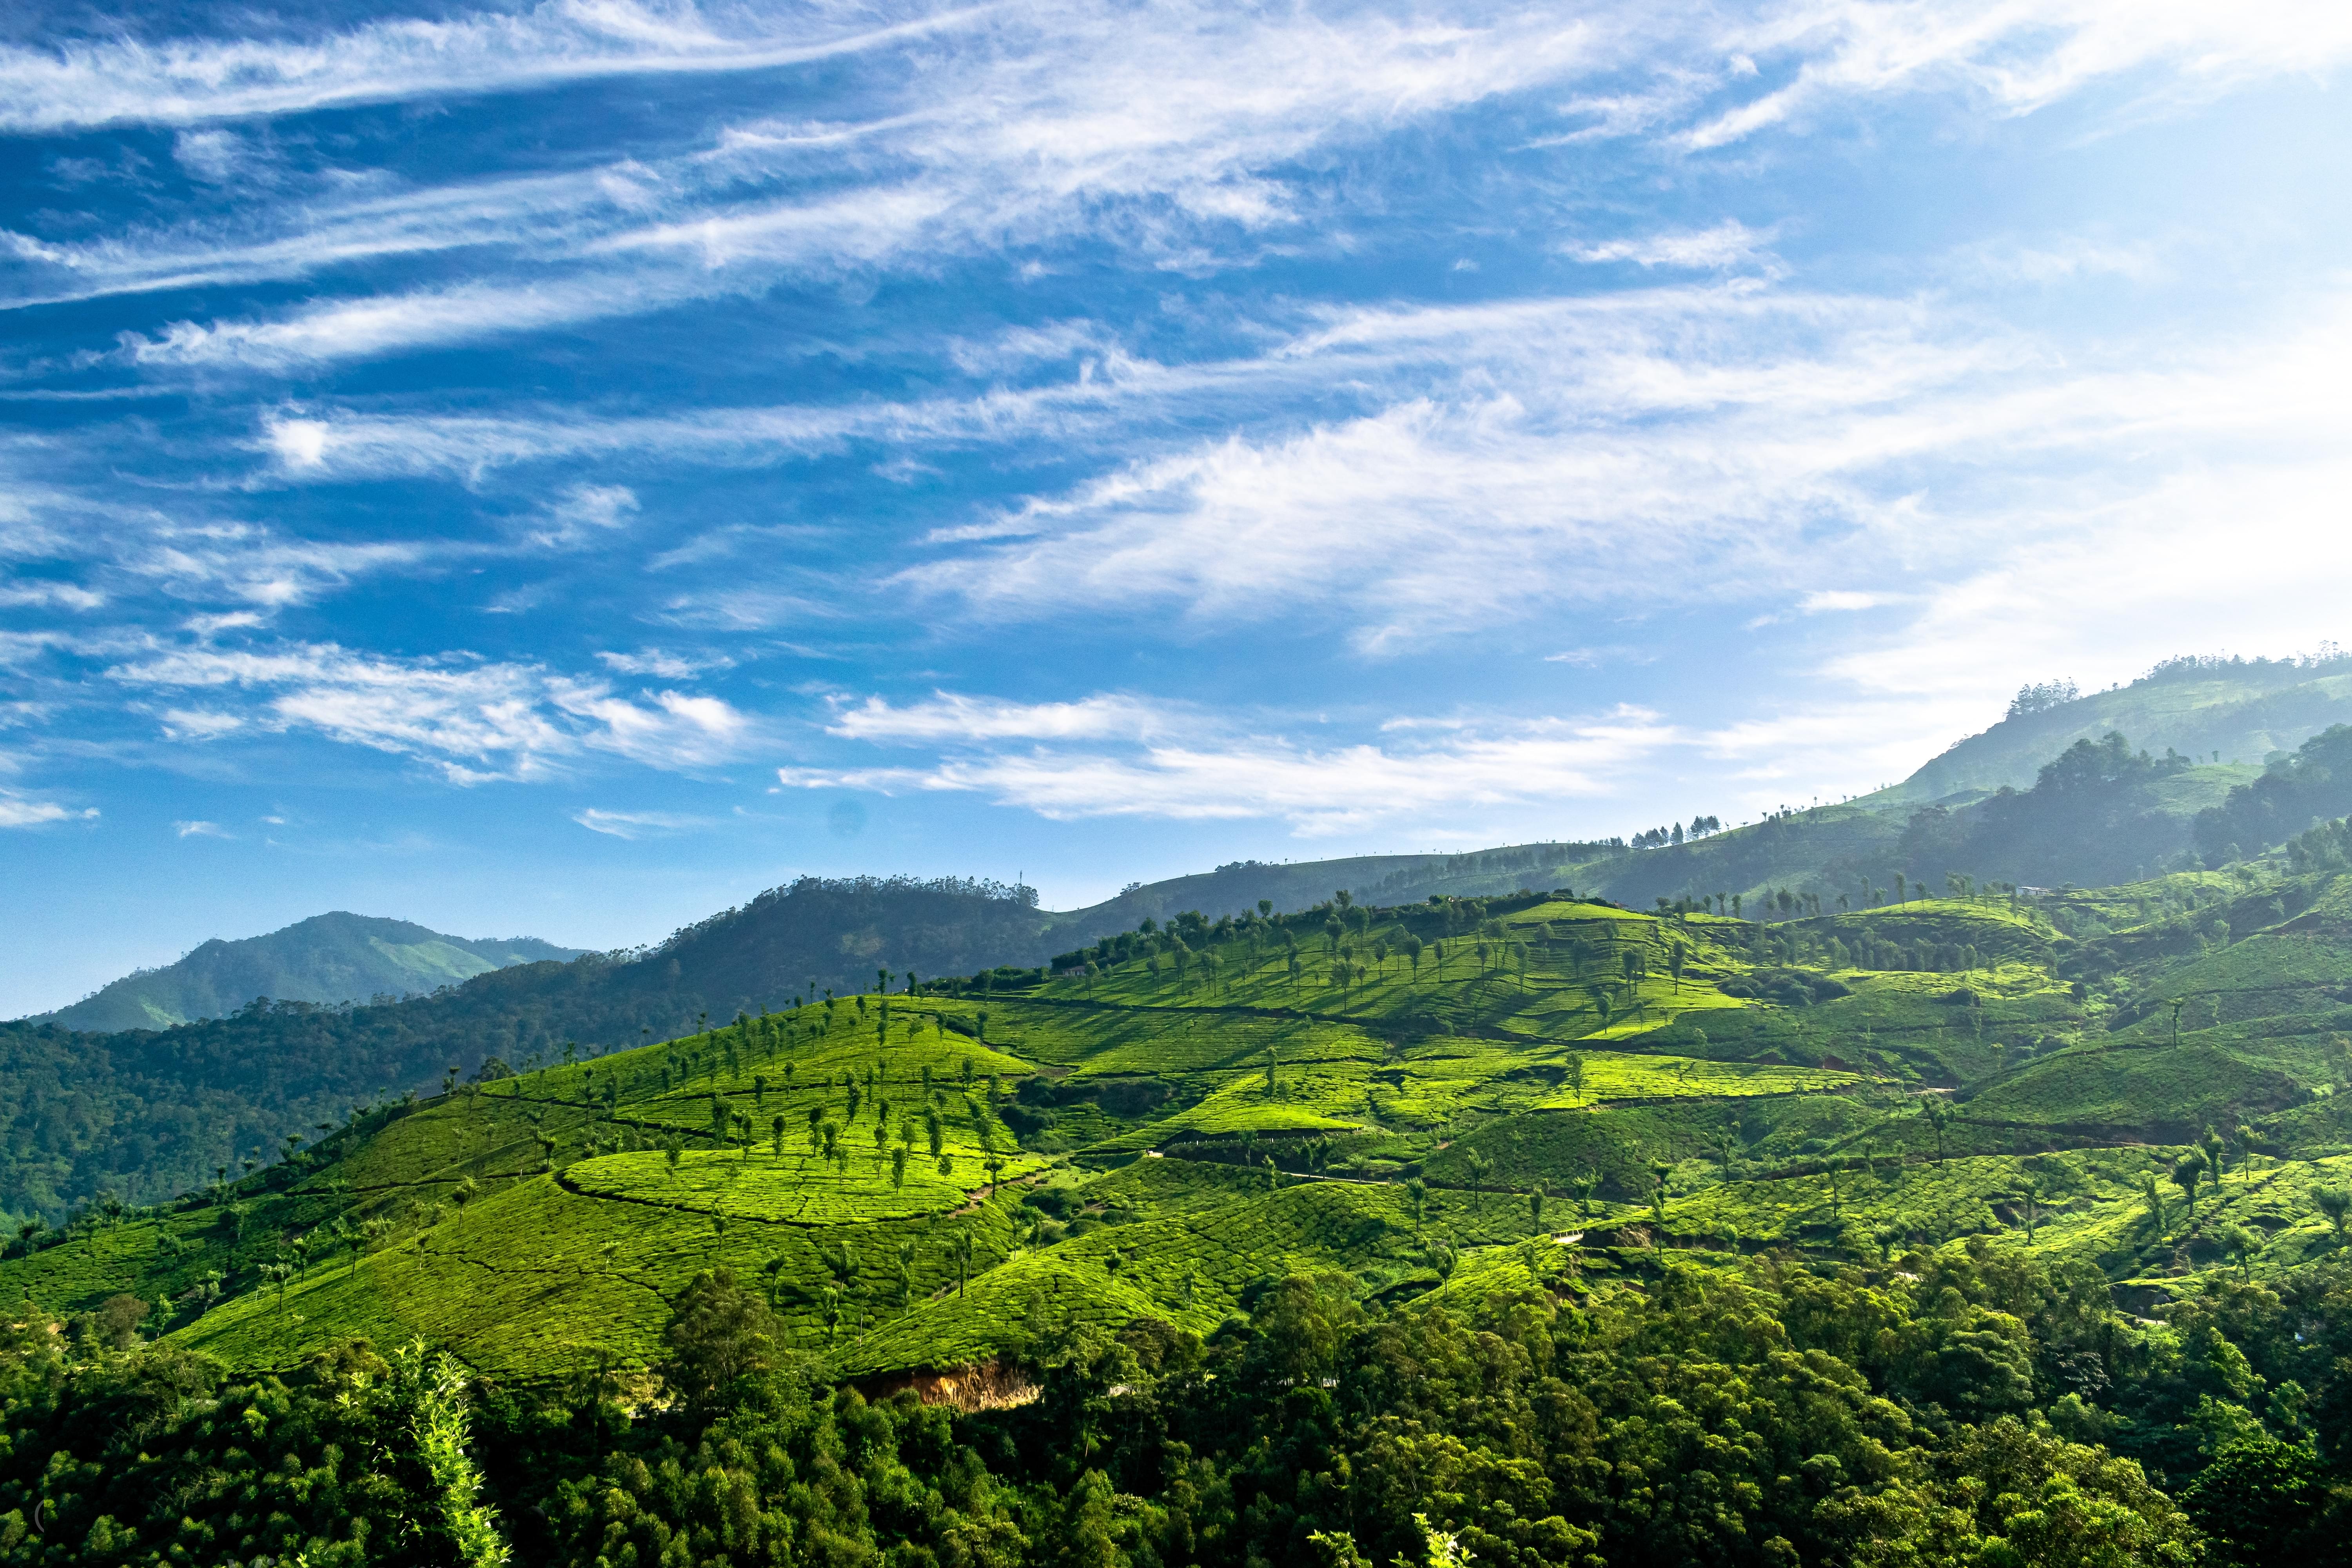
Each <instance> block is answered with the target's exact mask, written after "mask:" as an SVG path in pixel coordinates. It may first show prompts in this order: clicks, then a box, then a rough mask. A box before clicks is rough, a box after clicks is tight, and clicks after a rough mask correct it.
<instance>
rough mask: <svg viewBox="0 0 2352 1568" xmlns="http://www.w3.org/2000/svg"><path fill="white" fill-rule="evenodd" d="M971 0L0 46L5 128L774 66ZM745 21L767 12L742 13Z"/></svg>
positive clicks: (858, 43)
mask: <svg viewBox="0 0 2352 1568" xmlns="http://www.w3.org/2000/svg"><path fill="white" fill-rule="evenodd" d="M974 14H975V13H974V12H972V11H971V10H968V9H967V10H959V9H950V8H936V9H933V8H920V9H919V8H916V7H911V6H910V7H906V8H905V9H904V10H903V11H902V12H901V14H900V16H898V18H896V19H893V20H891V21H888V22H886V23H885V24H884V25H882V26H866V27H862V28H845V27H839V26H828V25H827V24H826V23H825V21H824V17H823V16H822V14H821V13H815V14H813V13H811V12H808V11H796V10H785V9H782V8H776V9H773V10H772V11H770V12H768V13H767V14H766V15H761V13H759V12H756V11H753V12H744V11H737V12H735V13H733V14H732V16H730V18H728V20H732V21H734V22H736V23H737V24H738V26H734V27H730V26H726V25H725V22H723V21H721V20H720V19H719V18H717V17H712V16H705V15H704V14H703V13H701V12H699V11H698V10H697V9H695V8H694V7H693V6H691V5H683V6H660V7H656V6H649V5H635V4H632V3H631V0H547V3H543V4H541V5H534V6H531V7H530V8H529V9H526V10H522V11H519V12H506V13H500V12H480V11H478V12H475V13H472V14H471V15H467V14H464V13H460V14H458V15H457V16H452V17H449V18H447V19H428V18H422V17H416V18H397V19H391V20H385V21H380V22H373V23H368V24H364V25H362V26H357V27H352V28H349V29H346V30H344V31H342V32H339V33H331V34H326V35H323V36H318V37H310V38H280V39H266V38H237V39H205V38H178V39H173V40H169V41H152V42H151V41H148V40H144V39H140V38H136V37H128V36H122V35H117V36H115V37H100V38H91V39H87V40H81V41H75V42H67V43H61V44H59V45H58V46H57V47H52V48H46V49H44V48H29V47H21V46H20V47H9V48H6V49H0V130H5V131H14V132H27V131H59V130H65V129H68V128H71V127H80V126H93V125H110V124H121V123H126V122H128V123H142V124H157V123H161V124H167V125H168V124H188V123H194V122H199V121H216V120H246V119H252V118H257V117H261V116H269V115H284V114H298V113H302V112H305V111H308V110H317V109H325V108H331V107H335V106H339V105H344V104H359V103H383V102H391V101H398V100H409V99H433V98H445V97H451V96H457V95H463V94H471V93H485V92H501V91H515V90H519V89H534V88H543V87H547V86H550V85H552V84H555V83H560V82H565V81H577V80H582V79H587V78H592V77H600V76H622V75H631V74H645V75H653V74H678V73H711V72H738V71H754V70H772V69H775V68H778V67H781V66H789V65H798V64H803V63H807V62H811V61H815V60H822V59H827V58H836V57H839V56H842V55H846V54H855V53H857V52H859V51H861V50H865V49H871V48H876V47H882V46H885V45H888V44H892V43H898V42H903V41H905V40H908V39H909V38H911V37H920V36H922V35H926V34H929V33H931V32H933V31H936V30H937V29H939V28H940V27H942V26H956V25H957V24H959V23H960V22H962V21H965V20H967V19H969V18H970V17H971V16H973V15H974ZM746 21H757V22H761V23H765V24H766V25H764V26H756V25H755V26H740V24H741V23H743V22H746Z"/></svg>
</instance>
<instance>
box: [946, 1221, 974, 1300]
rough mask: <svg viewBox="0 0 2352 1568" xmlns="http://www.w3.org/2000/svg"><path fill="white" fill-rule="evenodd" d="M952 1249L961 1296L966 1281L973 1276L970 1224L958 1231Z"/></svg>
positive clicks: (958, 1290) (957, 1292) (957, 1289)
mask: <svg viewBox="0 0 2352 1568" xmlns="http://www.w3.org/2000/svg"><path fill="white" fill-rule="evenodd" d="M950 1252H952V1254H953V1255H954V1258H955V1266H956V1294H957V1295H959V1296H961V1295H962V1294H963V1292H964V1286H965V1284H966V1282H967V1281H969V1280H970V1279H971V1255H972V1242H971V1226H964V1227H963V1228H962V1229H961V1230H959V1231H957V1232H956V1238H955V1241H954V1243H953V1244H952V1246H951V1247H950Z"/></svg>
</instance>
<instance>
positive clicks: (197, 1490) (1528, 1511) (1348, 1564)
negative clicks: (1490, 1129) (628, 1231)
mask: <svg viewBox="0 0 2352 1568" xmlns="http://www.w3.org/2000/svg"><path fill="white" fill-rule="evenodd" d="M1517 1250H1518V1249H1513V1256H1514V1257H1516V1256H1517ZM1526 1266H1527V1267H1528V1268H1530V1269H1532V1270H1533V1272H1530V1273H1527V1274H1524V1275H1522V1276H1521V1279H1522V1281H1523V1283H1522V1285H1521V1286H1520V1287H1518V1288H1497V1289H1495V1290H1493V1291H1492V1292H1490V1293H1489V1294H1488V1295H1486V1296H1485V1297H1484V1298H1483V1299H1477V1298H1466V1297H1463V1296H1462V1295H1461V1294H1460V1293H1459V1292H1449V1294H1448V1297H1447V1298H1446V1300H1444V1301H1443V1302H1438V1301H1424V1302H1423V1304H1420V1305H1418V1306H1414V1307H1408V1308H1402V1309H1385V1308H1382V1307H1381V1306H1379V1305H1377V1304H1367V1303H1365V1302H1363V1301H1361V1300H1359V1299H1358V1298H1357V1296H1356V1295H1355V1293H1354V1291H1353V1290H1352V1289H1351V1282H1350V1281H1349V1280H1348V1279H1345V1278H1344V1277H1339V1276H1328V1277H1327V1276H1315V1275H1292V1276H1289V1277H1286V1278H1284V1279H1277V1280H1274V1281H1271V1282H1269V1283H1267V1284H1266V1285H1265V1288H1264V1289H1261V1290H1259V1291H1258V1292H1256V1293H1255V1296H1254V1298H1253V1300H1251V1301H1250V1303H1249V1310H1248V1312H1247V1314H1246V1316H1244V1317H1237V1318H1235V1319H1234V1320H1232V1321H1229V1322H1228V1323H1227V1324H1226V1325H1225V1326H1224V1327H1223V1328H1222V1329H1220V1330H1219V1331H1217V1332H1215V1333H1214V1334H1212V1335H1210V1336H1208V1337H1207V1338H1205V1339H1203V1338H1202V1337H1199V1336H1196V1335H1193V1334H1190V1333H1186V1332H1184V1331H1181V1330H1179V1329H1176V1328H1173V1327H1171V1326H1170V1325H1168V1324H1166V1323H1162V1322H1158V1321H1151V1320H1148V1319H1146V1320H1140V1321H1135V1322H1133V1323H1130V1324H1129V1325H1128V1326H1127V1327H1126V1328H1125V1329H1124V1330H1122V1331H1119V1332H1118V1333H1116V1334H1108V1333H1104V1332H1100V1331H1079V1332H1076V1333H1074V1334H1071V1335H1068V1336H1066V1337H1064V1338H1062V1339H1060V1340H1058V1341H1056V1342H1053V1343H1051V1344H1048V1345H1046V1346H1044V1347H1042V1349H1041V1351H1040V1352H1039V1353H1038V1354H1037V1355H1036V1356H1035V1357H1034V1359H1033V1360H1032V1361H1031V1362H1029V1363H1026V1364H1025V1365H1023V1366H1020V1367H1003V1368H998V1369H996V1373H997V1376H996V1379H995V1382H994V1384H992V1386H994V1387H997V1388H999V1389H1002V1390H1009V1391H1011V1392H1010V1393H1009V1394H1007V1395H1006V1396H1005V1397H1003V1398H997V1399H991V1400H981V1401H978V1402H977V1403H978V1404H980V1405H994V1406H996V1407H995V1408H982V1409H980V1410H978V1411H977V1413H973V1414H959V1413H958V1412H957V1410H955V1409H954V1408H952V1407H950V1405H947V1404H926V1403H924V1402H923V1399H922V1398H921V1397H920V1396H919V1392H918V1391H917V1390H916V1389H913V1388H908V1387H899V1388H898V1389H896V1390H895V1391H892V1390H888V1389H886V1388H884V1387H878V1386H877V1387H876V1388H874V1389H872V1390H870V1391H867V1392H861V1391H860V1390H858V1389H857V1388H855V1387H850V1386H829V1385H827V1384H824V1383H823V1382H820V1381H816V1380H814V1379H813V1378H812V1377H811V1375H810V1369H811V1367H812V1365H813V1364H814V1363H812V1362H810V1361H808V1360H806V1359H804V1358H800V1357H795V1356H793V1354H791V1353H790V1352H784V1351H782V1350H780V1349H779V1348H778V1346H779V1343H780V1341H779V1338H778V1335H777V1325H776V1323H775V1321H774V1320H773V1319H772V1316H771V1315H770V1314H769V1312H768V1310H767V1308H766V1306H765V1304H764V1302H763V1301H762V1300H761V1298H760V1296H759V1295H758V1294H757V1292H755V1291H753V1290H750V1289H745V1288H744V1287H743V1286H742V1285H740V1283H739V1282H737V1281H736V1280H735V1279H733V1278H732V1277H731V1276H730V1275H728V1274H726V1273H724V1272H711V1273H707V1274H705V1275H703V1276H701V1277H700V1278H698V1279H696V1280H695V1281H694V1283H693V1285H692V1286H691V1287H690V1288H689V1289H688V1292H687V1296H686V1298H685V1299H684V1300H682V1301H681V1305H680V1310H679V1312H678V1315H677V1319H676V1320H675V1321H674V1322H673V1325H672V1327H671V1330H670V1331H669V1332H668V1334H667V1345H668V1358H667V1361H666V1363H664V1365H663V1366H662V1368H661V1380H662V1381H661V1384H660V1385H656V1384H647V1383H644V1382H638V1383H635V1384H625V1383H624V1382H623V1381H622V1380H620V1379H618V1378H616V1377H615V1376H614V1373H612V1372H611V1371H609V1370H598V1371H596V1372H593V1373H584V1374H583V1376H582V1377H581V1379H580V1380H579V1381H578V1382H577V1383H576V1384H573V1385H572V1386H570V1387H567V1388H541V1389H524V1388H513V1387H499V1386H495V1385H480V1386H478V1387H476V1388H475V1389H474V1390H473V1391H472V1394H473V1397H472V1402H471V1410H470V1418H471V1420H472V1423H473V1426H474V1433H473V1436H472V1440H471V1442H470V1443H469V1442H468V1432H467V1421H468V1406H467V1400H466V1394H465V1391H464V1384H463V1379H462V1373H460V1372H459V1371H458V1369H457V1366H456V1363H453V1362H452V1361H450V1360H449V1359H448V1358H446V1356H434V1355H428V1354H426V1353H425V1352H423V1351H422V1349H421V1348H416V1347H412V1348H411V1349H409V1350H407V1351H404V1352H400V1353H398V1354H396V1355H395V1356H394V1357H393V1358H392V1360H391V1361H390V1362H389V1363H387V1362H386V1361H384V1360H383V1358H380V1357H378V1356H376V1355H375V1354H373V1352H370V1351H369V1350H368V1349H367V1348H366V1347H364V1346H362V1345H356V1344H352V1345H345V1346H341V1347H338V1349H337V1350H336V1351H334V1352H331V1353H329V1354H325V1355H321V1356H320V1357H318V1358H315V1359H314V1360H313V1361H312V1362H311V1363H310V1364H309V1365H308V1366H306V1367H305V1368H304V1369H303V1370H302V1372H300V1373H299V1374H296V1375H294V1376H291V1377H289V1378H287V1379H284V1380H279V1379H261V1380H257V1381H255V1382H250V1383H242V1384H239V1383H229V1382H226V1381H224V1380H223V1378H222V1375H221V1373H220V1371H219V1369H218V1368H217V1367H215V1366H212V1365H210V1364H208V1363H205V1362H204V1361H203V1360H202V1358H199V1357H195V1356H192V1355H189V1354H187V1353H185V1352H179V1351H176V1350H173V1349H172V1348H169V1347H150V1346H142V1345H139V1344H136V1343H135V1342H132V1341H131V1339H130V1337H129V1336H128V1334H127V1331H124V1332H110V1331H109V1330H108V1329H107V1327H106V1325H105V1324H103V1323H102V1322H101V1321H99V1320H97V1319H95V1318H93V1319H91V1320H89V1321H84V1322H81V1323H79V1324H77V1325H75V1326H74V1327H73V1329H72V1330H71V1331H69V1332H68V1333H67V1334H64V1335H59V1334H58V1333H56V1332H53V1331H50V1330H49V1329H48V1328H47V1326H46V1325H43V1326H39V1327H33V1328H26V1327H19V1328H17V1329H16V1330H14V1331H12V1333H11V1336H10V1338H9V1339H8V1341H7V1342H6V1349H5V1356H4V1357H0V1409H5V1428H0V1563H10V1564H18V1563H23V1564H35V1563H38V1564H49V1563H101V1562H105V1563H112V1562H132V1561H152V1562H166V1561H169V1562H188V1563H227V1562H231V1561H235V1562H238V1563H248V1564H249V1563H266V1564H272V1563H361V1562H385V1563H453V1562H457V1563H467V1564H469V1565H472V1564H486V1563H499V1562H503V1561H506V1560H508V1553H509V1550H510V1551H511V1554H512V1560H513V1561H515V1562H518V1563H575V1564H580V1565H582V1568H594V1565H604V1568H654V1565H655V1564H672V1563H675V1564H698V1565H708V1568H720V1565H722V1564H723V1565H726V1568H740V1565H745V1564H775V1565H779V1568H781V1565H783V1564H798V1563H908V1564H913V1563H968V1564H1003V1565H1006V1568H1012V1565H1016V1564H1029V1563H1035V1564H1041V1565H1042V1564H1065V1563H1087V1564H1106V1565H1107V1564H1116V1563H1139V1564H1141V1563H1153V1564H1176V1563H1201V1564H1234V1565H1235V1568H1240V1565H1244V1564H1249V1563H1324V1564H1330V1565H1333V1568H1353V1565H1369V1564H1370V1563H1391V1562H1399V1561H1401V1562H1403V1563H1408V1564H1418V1563H1432V1564H1435V1563H1464V1562H1472V1563H1502V1564H1537V1563H1562V1564H1579V1565H1597V1564H1603V1563H1660V1564H1665V1563H1710V1564H1712V1563H1733V1564H1779V1563H1856V1564H1876V1563H1928V1564H1940V1563H1950V1564H1979V1563H1983V1564H2002V1565H2007V1564H2029V1563H2031V1564H2053V1565H2056V1564H2066V1565H2074V1564H2083V1565H2092V1564H2098V1565H2115V1568H2127V1565H2133V1564H2164V1565H2174V1564H2178V1565H2180V1568H2188V1565H2189V1564H2192V1563H2198V1562H2200V1561H2202V1562H2210V1563H2257V1562H2281V1561H2292V1562H2295V1563H2315V1564H2317V1563H2332V1562H2338V1561H2341V1560H2342V1557H2343V1553H2344V1545H2343V1542H2345V1540H2346V1538H2347V1537H2346V1531H2345V1530H2344V1528H2343V1526H2344V1524H2345V1523H2346V1522H2347V1521H2345V1519H2344V1513H2345V1494H2346V1487H2345V1482H2344V1477H2343V1472H2342V1459H2343V1455H2344V1452H2345V1440H2346V1438H2347V1436H2352V1370H2347V1369H2352V1361H2347V1357H2346V1353H2345V1352H2347V1350H2352V1271H2347V1270H2346V1269H2345V1268H2343V1266H2342V1265H2340V1264H2332V1265H2326V1266H2322V1267H2321V1268H2316V1269H2313V1270H2307V1271H2305V1273H2304V1274H2302V1275H2300V1276H2298V1277H2297V1278H2295V1279H2293V1280H2291V1281H2288V1282H2286V1284H2287V1286H2288V1288H2287V1289H2284V1290H2273V1289H2265V1288H2263V1287H2258V1286H2249V1285H2245V1284H2242V1283H2239V1282H2236V1281H2231V1280H2229V1279H2225V1278H2222V1277H2221V1276H2215V1277H2214V1278H2213V1282H2212V1284H2211V1286H2210V1292H2209V1294H2207V1295H2205V1296H2201V1297H2200V1298H2198V1299H2197V1300H2195V1301H2193V1302H2191V1303H2188V1304H2187V1305H2186V1307H2185V1308H2184V1310H2180V1311H2179V1312H2177V1313H2176V1322H2175V1323H2174V1324H2173V1325H2171V1326H2169V1327H2167V1328H2160V1329H2149V1328H2147V1327H2145V1326H2144V1325H2141V1324H2138V1323H2137V1322H2135V1321H2132V1320H2130V1319H2128V1318H2123V1317H2119V1316H2117V1315H2116V1313H2114V1312H2113V1311H2112V1310H2109V1309H2108V1308H2107V1307H2106V1306H2105V1291H2104V1288H2103V1287H2096V1286H2095V1285H2094V1283H2093V1280H2092V1279H2087V1278H2078V1277H2075V1276H2074V1275H2073V1274H2069V1273H2065V1272H2063V1271H2062V1272H2061V1273H2058V1274H2054V1275H2053V1274H2052V1273H2049V1272H2046V1271H2044V1270H2043V1269H2042V1268H2041V1267H2040V1266H2039V1265H2037V1264H2035V1263H2034V1262H2032V1260H2031V1259H2030V1258H2027V1257H2026V1256H2025V1255H2023V1254H2021V1253H2016V1252H2011V1251H2003V1250H1999V1249H1995V1248H1992V1247H1986V1246H1984V1245H1982V1244H1981V1243H1979V1245H1977V1246H1975V1247H1957V1246H1956V1247H1948V1248H1945V1249H1942V1250H1940V1251H1938V1252H1937V1253H1935V1254H1933V1255H1928V1254H1923V1253H1913V1254H1911V1255H1909V1256H1907V1257H1906V1258H1902V1259H1901V1260H1900V1261H1899V1263H1898V1265H1897V1266H1896V1267H1894V1268H1888V1269H1885V1270H1865V1269H1863V1268H1855V1267H1852V1266H1839V1267H1834V1268H1832V1267H1827V1266H1823V1267H1804V1266H1800V1265H1797V1264H1794V1263H1792V1262H1790V1261H1787V1260H1781V1259H1773V1258H1764V1259H1759V1260H1757V1261H1754V1262H1752V1263H1750V1264H1748V1265H1746V1266H1745V1267H1743V1268H1741V1269H1739V1270H1738V1271H1737V1272H1736V1273H1723V1272H1708V1271H1706V1270H1703V1269H1700V1268H1689V1267H1683V1266H1681V1265H1673V1266H1670V1267H1669V1268H1667V1269H1666V1271H1665V1272H1664V1273H1663V1274H1662V1275H1660V1276H1658V1277H1656V1278H1655V1279H1654V1281H1653V1283H1652V1284H1651V1286H1650V1287H1649V1288H1648V1289H1646V1290H1635V1289H1626V1288H1623V1287H1602V1288H1601V1289H1600V1290H1599V1291H1597V1292H1596V1293H1594V1294H1591V1295H1589V1296H1587V1295H1580V1294H1578V1293H1577V1292H1576V1291H1575V1290H1573V1289H1569V1288H1568V1287H1566V1285H1565V1284H1564V1282H1563V1281H1562V1280H1560V1279H1557V1278H1553V1279H1544V1278H1543V1276H1544V1273H1545V1271H1546V1270H1547V1269H1548V1268H1556V1267H1557V1266H1555V1265H1549V1264H1547V1263H1546V1262H1545V1261H1544V1260H1543V1259H1542V1258H1541V1257H1540V1254H1539V1253H1538V1251H1536V1250H1535V1249H1529V1250H1528V1259H1527V1265H1526ZM1500 1278H1501V1277H1500V1276H1499V1275H1497V1276H1496V1279H1500ZM1556 1292H1557V1293H1556ZM125 1345H127V1346H128V1348H120V1347H122V1346H125ZM664 1387H666V1388H670V1389H676V1390H677V1391H679V1392H680V1393H682V1394H684V1395H685V1397H683V1398H670V1397H668V1396H667V1395H666V1394H663V1393H662V1392H661V1389H662V1388H664ZM2062 1391H2063V1392H2062ZM967 1403H971V1402H967ZM473 1456H478V1461H477V1458H475V1457H473ZM477 1462H480V1463H481V1464H482V1465H483V1466H484V1467H485V1468H486V1469H487V1474H483V1473H482V1472H480V1471H478V1470H477V1469H476V1468H475V1467H476V1464H477ZM494 1509H495V1511H494ZM499 1520H503V1521H507V1524H506V1528H507V1529H508V1530H509V1531H510V1537H509V1541H510V1544H509V1541H501V1539H500V1537H499V1532H498V1531H499V1526H498V1522H497V1521H499Z"/></svg>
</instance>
